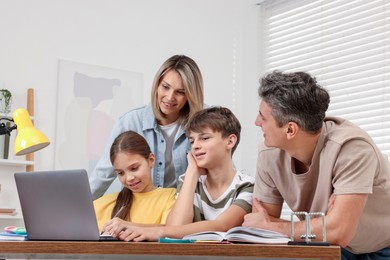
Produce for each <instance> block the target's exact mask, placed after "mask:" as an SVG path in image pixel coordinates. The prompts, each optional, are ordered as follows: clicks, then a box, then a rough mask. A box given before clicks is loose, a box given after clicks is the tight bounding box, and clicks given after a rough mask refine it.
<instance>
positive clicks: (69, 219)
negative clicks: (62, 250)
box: [14, 169, 117, 241]
mask: <svg viewBox="0 0 390 260" xmlns="http://www.w3.org/2000/svg"><path fill="white" fill-rule="evenodd" d="M14 177H15V182H16V188H17V190H18V195H19V200H20V205H21V208H22V214H23V219H24V224H25V228H26V231H27V234H28V238H29V240H71V241H101V240H104V241H107V240H117V239H116V238H113V237H111V236H107V235H100V232H99V229H98V225H97V220H96V215H95V209H94V207H93V198H92V194H91V189H90V186H89V181H88V174H87V172H86V171H85V170H83V169H75V170H54V171H37V172H19V173H15V175H14Z"/></svg>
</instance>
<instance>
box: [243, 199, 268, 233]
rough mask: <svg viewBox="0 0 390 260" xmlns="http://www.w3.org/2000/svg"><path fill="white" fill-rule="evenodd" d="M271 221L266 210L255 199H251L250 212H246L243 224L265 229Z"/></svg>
mask: <svg viewBox="0 0 390 260" xmlns="http://www.w3.org/2000/svg"><path fill="white" fill-rule="evenodd" d="M270 222H271V218H270V216H269V215H268V212H267V210H266V209H265V208H264V207H263V206H262V205H261V203H260V202H259V201H258V200H257V199H253V202H252V213H249V214H246V215H245V217H244V223H242V225H243V226H247V227H257V228H264V229H266V228H267V226H268V224H269V223H270Z"/></svg>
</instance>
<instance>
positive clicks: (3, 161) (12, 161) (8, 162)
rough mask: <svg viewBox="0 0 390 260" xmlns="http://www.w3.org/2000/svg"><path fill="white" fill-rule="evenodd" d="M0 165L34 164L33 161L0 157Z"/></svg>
mask: <svg viewBox="0 0 390 260" xmlns="http://www.w3.org/2000/svg"><path fill="white" fill-rule="evenodd" d="M0 165H2V166H27V165H34V161H25V160H15V159H9V160H8V159H0Z"/></svg>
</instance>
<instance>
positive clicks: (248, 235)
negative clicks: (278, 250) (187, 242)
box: [183, 226, 290, 244]
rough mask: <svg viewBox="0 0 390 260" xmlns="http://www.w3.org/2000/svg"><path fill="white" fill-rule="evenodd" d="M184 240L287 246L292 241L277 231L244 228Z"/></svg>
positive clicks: (212, 232) (194, 236)
mask: <svg viewBox="0 0 390 260" xmlns="http://www.w3.org/2000/svg"><path fill="white" fill-rule="evenodd" d="M183 239H192V240H199V241H202V240H209V241H230V242H240V243H264V244H287V243H288V241H290V238H289V237H288V236H286V235H284V234H281V233H278V232H275V231H271V230H265V229H259V228H251V227H242V226H239V227H234V228H231V229H229V230H228V231H227V232H217V231H205V232H199V233H194V234H190V235H187V236H185V237H183Z"/></svg>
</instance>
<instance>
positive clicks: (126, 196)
mask: <svg viewBox="0 0 390 260" xmlns="http://www.w3.org/2000/svg"><path fill="white" fill-rule="evenodd" d="M118 153H131V154H139V155H141V156H142V157H144V158H145V159H149V156H150V154H151V151H150V147H149V145H148V143H147V142H146V140H145V138H144V137H143V136H141V135H140V134H138V133H136V132H134V131H127V132H123V133H122V134H120V135H118V137H117V138H115V140H114V142H113V144H112V145H111V149H110V160H111V163H112V165H114V161H115V158H116V156H117V154H118ZM132 202H133V192H132V191H131V190H129V189H127V188H126V187H123V189H122V190H121V191H120V192H119V194H118V198H117V200H116V203H115V206H114V208H113V210H112V212H111V218H113V217H114V216H115V214H116V213H117V212H118V211H119V210H120V209H121V208H122V206H123V207H124V208H123V209H122V210H121V212H120V213H119V214H118V216H116V217H118V218H120V219H123V220H126V221H130V209H131V204H132Z"/></svg>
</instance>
